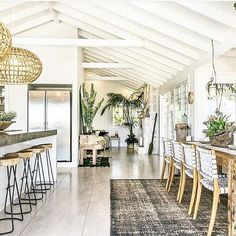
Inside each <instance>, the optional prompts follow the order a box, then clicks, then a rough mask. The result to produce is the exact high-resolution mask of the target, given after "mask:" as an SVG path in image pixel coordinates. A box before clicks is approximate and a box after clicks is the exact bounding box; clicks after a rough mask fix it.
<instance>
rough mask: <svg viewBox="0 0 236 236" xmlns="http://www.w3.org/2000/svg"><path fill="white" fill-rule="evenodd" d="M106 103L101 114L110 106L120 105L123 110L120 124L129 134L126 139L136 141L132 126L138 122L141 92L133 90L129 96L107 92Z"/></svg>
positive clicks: (131, 141) (141, 100) (141, 103)
mask: <svg viewBox="0 0 236 236" xmlns="http://www.w3.org/2000/svg"><path fill="white" fill-rule="evenodd" d="M107 96H108V101H107V104H106V105H105V106H104V107H103V109H102V112H101V115H103V114H104V112H105V111H106V110H110V109H111V108H116V107H120V108H122V110H123V114H124V122H123V123H122V125H123V126H124V127H126V128H128V129H129V135H128V138H127V139H126V142H127V143H136V142H137V141H138V140H137V138H135V135H134V133H133V130H134V127H135V126H136V125H137V124H138V120H137V113H138V111H139V110H140V108H142V105H143V94H142V93H140V92H134V93H133V94H131V95H130V96H129V97H125V96H124V95H122V94H118V93H108V94H107Z"/></svg>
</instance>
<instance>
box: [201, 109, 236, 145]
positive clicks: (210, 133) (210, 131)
mask: <svg viewBox="0 0 236 236" xmlns="http://www.w3.org/2000/svg"><path fill="white" fill-rule="evenodd" d="M203 124H204V125H206V126H207V128H206V129H204V130H203V133H205V134H206V136H207V137H209V139H210V143H211V145H214V146H219V147H227V146H228V145H229V144H231V143H232V142H233V132H234V131H235V123H234V122H229V116H226V115H224V114H223V113H222V112H220V111H219V110H216V112H215V114H214V115H211V116H210V117H209V118H208V120H207V121H205V122H203Z"/></svg>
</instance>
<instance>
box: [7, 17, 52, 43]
mask: <svg viewBox="0 0 236 236" xmlns="http://www.w3.org/2000/svg"><path fill="white" fill-rule="evenodd" d="M51 21H52V18H51V16H50V15H49V14H46V15H43V16H40V17H37V18H36V19H33V20H28V21H27V22H25V23H23V24H20V25H18V26H12V27H10V31H11V33H12V34H13V35H16V34H19V33H21V32H24V31H26V30H29V29H31V28H34V27H37V26H40V25H42V24H45V23H48V22H51ZM14 38H16V37H13V41H14ZM16 41H17V40H15V42H16ZM16 43H17V42H16ZM23 45H29V43H27V38H26V39H25V40H24V43H23Z"/></svg>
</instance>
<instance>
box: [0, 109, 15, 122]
mask: <svg viewBox="0 0 236 236" xmlns="http://www.w3.org/2000/svg"><path fill="white" fill-rule="evenodd" d="M14 118H16V112H13V111H9V112H1V113H0V121H11V120H13V119H14Z"/></svg>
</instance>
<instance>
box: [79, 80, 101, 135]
mask: <svg viewBox="0 0 236 236" xmlns="http://www.w3.org/2000/svg"><path fill="white" fill-rule="evenodd" d="M96 96H97V92H96V91H95V90H94V85H93V84H91V88H90V92H88V91H87V90H86V89H85V84H83V86H82V98H81V106H82V118H83V125H84V133H85V134H91V133H92V131H93V120H94V117H95V116H96V114H97V112H98V110H99V109H100V107H101V105H102V103H103V101H104V99H102V100H101V101H100V102H98V103H97V104H96Z"/></svg>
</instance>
